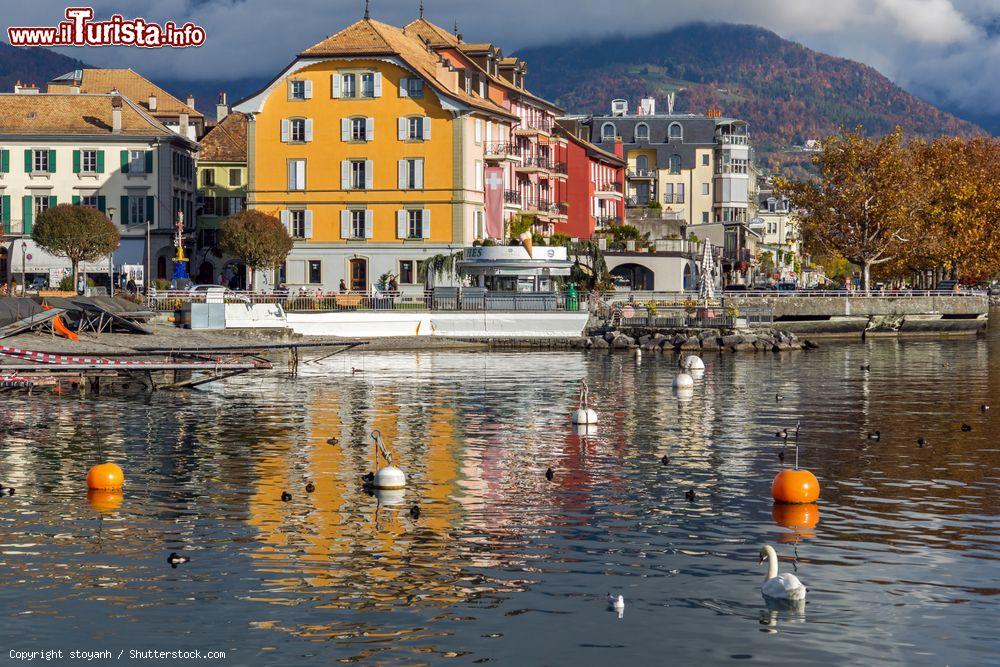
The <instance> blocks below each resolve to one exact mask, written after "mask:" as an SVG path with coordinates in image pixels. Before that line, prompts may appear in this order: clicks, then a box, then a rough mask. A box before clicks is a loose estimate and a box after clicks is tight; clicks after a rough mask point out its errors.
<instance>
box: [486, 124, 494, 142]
mask: <svg viewBox="0 0 1000 667" xmlns="http://www.w3.org/2000/svg"><path fill="white" fill-rule="evenodd" d="M491 141H493V121H491V120H488V121H486V143H489V142H491Z"/></svg>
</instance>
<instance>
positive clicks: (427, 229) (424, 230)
mask: <svg viewBox="0 0 1000 667" xmlns="http://www.w3.org/2000/svg"><path fill="white" fill-rule="evenodd" d="M423 218H424V219H423V222H421V224H420V232H421V234H422V235H423V237H424V238H425V239H429V238H430V237H431V210H430V209H429V208H425V209H424V215H423Z"/></svg>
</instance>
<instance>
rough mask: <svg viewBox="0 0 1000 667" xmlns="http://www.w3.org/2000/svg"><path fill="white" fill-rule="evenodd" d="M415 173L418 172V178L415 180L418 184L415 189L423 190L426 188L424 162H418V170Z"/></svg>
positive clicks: (415, 184)
mask: <svg viewBox="0 0 1000 667" xmlns="http://www.w3.org/2000/svg"><path fill="white" fill-rule="evenodd" d="M415 172H416V178H415V179H414V180H415V181H416V182H415V183H414V185H413V187H415V188H416V189H418V190H423V188H424V161H423V160H417V168H416V170H415Z"/></svg>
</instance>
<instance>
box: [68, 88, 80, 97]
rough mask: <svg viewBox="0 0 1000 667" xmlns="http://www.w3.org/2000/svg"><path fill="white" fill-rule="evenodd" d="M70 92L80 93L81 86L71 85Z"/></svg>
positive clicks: (71, 93)
mask: <svg viewBox="0 0 1000 667" xmlns="http://www.w3.org/2000/svg"><path fill="white" fill-rule="evenodd" d="M69 94H70V95H79V94H80V86H70V87H69Z"/></svg>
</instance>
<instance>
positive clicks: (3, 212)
mask: <svg viewBox="0 0 1000 667" xmlns="http://www.w3.org/2000/svg"><path fill="white" fill-rule="evenodd" d="M0 222H2V223H3V233H4V234H10V195H0Z"/></svg>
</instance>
